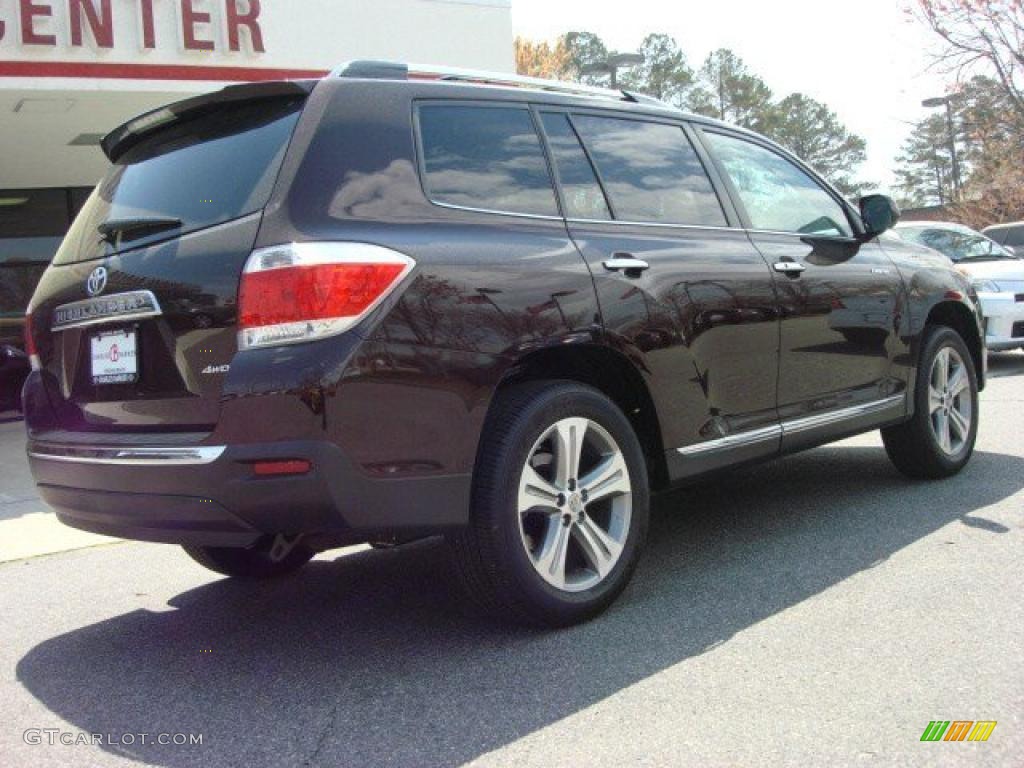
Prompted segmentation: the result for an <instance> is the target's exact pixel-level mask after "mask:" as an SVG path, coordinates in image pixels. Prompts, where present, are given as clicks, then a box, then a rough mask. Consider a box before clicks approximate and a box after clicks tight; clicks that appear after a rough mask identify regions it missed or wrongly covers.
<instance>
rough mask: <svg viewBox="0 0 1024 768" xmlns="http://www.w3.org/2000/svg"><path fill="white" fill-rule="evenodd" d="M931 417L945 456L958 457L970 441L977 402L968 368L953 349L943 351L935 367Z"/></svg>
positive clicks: (930, 387)
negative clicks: (975, 401) (974, 399)
mask: <svg viewBox="0 0 1024 768" xmlns="http://www.w3.org/2000/svg"><path fill="white" fill-rule="evenodd" d="M928 413H929V415H930V417H931V418H930V421H931V427H932V434H934V435H935V439H936V441H937V442H938V444H939V447H940V448H941V449H942V451H943V453H945V454H946V455H948V456H956V455H958V454H959V453H960V452H961V451H962V450H963V449H964V446H966V445H967V441H968V440H969V439H970V435H971V421H972V420H973V418H974V402H973V393H972V391H971V378H970V375H969V374H968V372H967V366H966V365H965V364H964V360H963V358H962V357H961V356H960V353H959V352H957V351H956V350H955V349H953V348H952V347H943V348H942V349H941V350H939V353H938V354H937V355H936V356H935V361H934V362H933V363H932V370H931V375H930V378H929V381H928Z"/></svg>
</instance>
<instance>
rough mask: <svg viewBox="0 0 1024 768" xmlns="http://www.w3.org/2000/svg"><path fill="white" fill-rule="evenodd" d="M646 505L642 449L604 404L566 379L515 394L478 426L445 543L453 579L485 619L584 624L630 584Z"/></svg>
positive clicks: (502, 398)
mask: <svg viewBox="0 0 1024 768" xmlns="http://www.w3.org/2000/svg"><path fill="white" fill-rule="evenodd" d="M580 435H582V440H579V439H577V438H575V437H574V436H580ZM574 440H575V442H576V443H577V444H579V445H581V446H582V447H581V449H580V450H579V452H578V453H576V454H575V455H576V456H578V460H574V459H573V458H572V457H573V454H574V452H573V450H572V449H571V446H572V444H573V441H574ZM560 446H561V447H560ZM574 464H575V465H576V468H577V471H575V472H574V471H570V469H569V468H570V467H571V466H572V465H574ZM577 473H578V474H581V475H582V476H583V477H581V478H574V477H571V475H573V474H577ZM588 477H589V482H587V478H588ZM577 479H579V480H581V482H579V483H576V482H575V480H577ZM528 480H529V482H528ZM598 481H600V482H598ZM556 492H557V493H558V494H559V495H558V496H557V497H555V496H554V494H555V493H556ZM649 499H650V491H649V487H648V476H647V465H646V461H645V460H644V455H643V451H642V450H641V447H640V442H639V441H638V440H637V437H636V434H635V433H634V431H633V428H632V426H631V425H630V423H629V421H628V419H626V417H625V416H624V415H623V414H622V412H621V411H620V410H619V409H618V408H617V407H616V406H615V404H614V403H612V402H611V401H610V400H609V399H608V398H607V397H605V396H604V395H603V394H601V393H600V392H598V391H597V390H595V389H592V388H590V387H587V386H583V385H581V384H577V383H574V382H562V381H548V382H530V383H526V384H521V385H514V386H512V387H509V388H508V389H505V390H503V391H502V392H500V393H499V395H498V397H497V399H496V400H495V403H494V404H493V406H492V409H491V412H490V414H489V415H488V418H487V420H486V423H485V425H484V432H483V437H482V439H481V444H480V450H479V453H478V456H477V462H476V468H475V472H474V476H473V495H472V510H471V515H470V524H469V526H468V527H467V528H466V529H464V530H462V531H460V532H458V533H456V534H455V535H453V536H451V537H449V541H450V543H451V544H452V548H453V550H454V560H455V564H456V570H457V571H458V574H459V576H460V577H461V580H462V582H463V585H464V586H465V588H466V591H467V593H468V594H469V596H470V597H471V599H473V601H474V602H476V603H477V604H478V605H480V606H481V607H482V608H484V609H485V610H486V611H488V612H489V613H493V614H498V615H500V616H502V617H504V618H509V619H512V620H514V621H516V622H517V623H522V624H529V625H534V626H544V627H561V626H568V625H571V624H576V623H578V622H582V621H586V620H588V619H590V618H593V617H594V616H596V615H597V614H599V613H601V612H602V611H604V610H605V609H606V608H607V607H608V606H609V605H611V603H612V602H613V601H614V600H615V599H616V598H617V597H618V595H619V594H620V593H621V592H622V590H623V589H624V588H625V587H626V584H627V583H628V582H629V579H630V577H631V576H632V574H633V571H634V570H635V568H636V564H637V562H638V560H639V558H640V553H641V551H642V549H643V544H644V539H645V538H646V536H647V523H648V515H649V503H650V502H649ZM525 510H529V511H525ZM558 555H561V557H559V556H558Z"/></svg>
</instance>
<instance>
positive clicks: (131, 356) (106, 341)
mask: <svg viewBox="0 0 1024 768" xmlns="http://www.w3.org/2000/svg"><path fill="white" fill-rule="evenodd" d="M89 375H90V378H91V380H92V384H93V386H95V387H101V386H111V385H118V384H120V385H122V386H123V385H125V384H136V383H137V382H138V381H139V333H138V329H137V328H119V329H117V330H109V331H102V332H100V333H95V334H92V335H91V336H90V337H89Z"/></svg>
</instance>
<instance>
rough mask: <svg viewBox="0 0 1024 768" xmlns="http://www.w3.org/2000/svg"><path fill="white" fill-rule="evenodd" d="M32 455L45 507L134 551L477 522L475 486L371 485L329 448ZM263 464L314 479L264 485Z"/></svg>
mask: <svg viewBox="0 0 1024 768" xmlns="http://www.w3.org/2000/svg"><path fill="white" fill-rule="evenodd" d="M77 437H78V436H76V438H77ZM28 451H29V465H30V467H31V470H32V474H33V476H34V477H35V480H36V483H37V484H38V486H39V491H40V495H41V496H42V497H43V499H44V500H45V501H46V502H47V503H48V504H50V505H51V506H52V507H53V508H54V509H55V510H56V511H57V515H58V517H59V518H60V520H61V521H62V522H64V523H66V524H68V525H71V526H73V527H76V528H81V529H84V530H88V531H92V532H94V533H101V534H105V535H109V536H117V537H120V538H127V539H138V540H142V541H156V542H163V543H173V544H200V545H206V546H248V545H250V544H252V543H253V542H255V541H256V540H257V539H259V538H261V537H262V536H265V535H273V534H277V533H285V534H290V535H294V534H307V535H320V534H323V535H325V536H326V537H328V538H336V539H338V540H344V541H345V542H353V543H354V542H357V541H371V540H374V539H377V538H389V537H391V536H397V537H402V536H406V535H411V534H421V533H432V532H439V531H443V530H446V529H450V528H454V527H459V526H461V525H465V523H466V521H467V519H468V513H469V488H470V478H469V476H468V475H444V476H420V477H412V478H410V477H404V478H401V479H388V478H374V477H369V476H367V475H366V474H364V473H363V472H361V471H359V470H358V469H357V468H356V467H355V466H353V464H352V463H351V462H349V461H348V460H347V459H346V457H345V456H344V455H343V453H342V452H341V450H340V449H339V448H338V447H337V446H335V445H333V444H332V443H329V442H326V441H297V442H273V443H258V444H246V445H236V446H207V445H197V446H182V445H174V446H170V445H167V446H153V445H144V446H140V445H127V444H120V445H112V444H110V443H109V442H107V441H104V444H102V445H90V444H88V443H79V442H78V441H77V439H76V441H74V442H72V441H68V440H63V441H61V442H56V441H49V440H47V439H46V438H45V435H44V436H40V437H37V438H34V439H31V440H30V441H29V445H28ZM264 460H305V461H308V462H309V463H310V465H311V467H312V469H311V470H310V472H309V473H307V474H303V475H289V476H281V477H258V476H256V474H255V472H254V470H253V464H254V462H257V461H264Z"/></svg>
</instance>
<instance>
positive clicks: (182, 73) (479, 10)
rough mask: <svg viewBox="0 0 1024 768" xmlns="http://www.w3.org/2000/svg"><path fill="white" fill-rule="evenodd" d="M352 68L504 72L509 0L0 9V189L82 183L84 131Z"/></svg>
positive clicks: (121, 0)
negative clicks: (232, 91) (195, 98)
mask: <svg viewBox="0 0 1024 768" xmlns="http://www.w3.org/2000/svg"><path fill="white" fill-rule="evenodd" d="M107 6H109V15H106V14H104V8H105V7H107ZM75 7H84V8H87V9H92V10H94V12H95V14H94V15H95V21H94V22H92V23H90V18H89V14H87V13H79V14H78V18H77V21H76V16H75V14H74V13H73V8H75ZM149 9H151V10H152V14H151V19H152V22H151V23H147V18H148V17H149V16H150V14H149V13H148V11H149ZM229 9H233V10H234V15H235V16H236V17H238V18H240V19H241V20H240V21H238V22H237V23H235V24H231V15H232V14H231V13H229ZM249 18H251V19H252V21H250V22H246V21H245V19H249ZM232 28H234V29H235V30H236V34H235V38H236V41H237V44H236V46H235V47H237V50H233V49H232V47H233V46H232V45H231V38H232V34H231V33H232ZM254 31H255V32H256V33H257V34H254ZM260 42H262V45H260ZM210 48H212V50H207V49H210ZM200 49H203V50H200ZM351 59H390V60H398V61H412V62H417V63H422V64H441V65H448V66H457V67H467V68H475V69H489V70H495V71H504V72H511V71H513V69H514V57H513V50H512V20H511V0H0V189H5V188H6V189H11V188H18V187H29V188H32V187H47V186H78V185H91V184H93V183H95V181H96V180H97V179H98V177H99V176H100V175H101V174H102V173H103V170H104V167H105V162H104V160H103V158H102V155H101V153H100V151H99V149H98V147H96V146H71V145H69V142H71V141H72V140H73V139H75V138H76V137H80V136H81V135H82V134H87V133H105V132H106V131H108V130H110V129H111V128H113V127H116V126H117V125H118V124H120V123H121V122H123V121H124V120H126V119H128V118H129V117H131V116H133V115H135V114H137V113H139V112H142V111H145V110H147V109H152V108H154V107H156V106H159V105H160V104H162V103H166V102H167V101H170V100H174V99H177V98H182V97H185V96H187V95H190V94H195V93H201V92H204V91H209V90H213V89H216V88H219V87H222V86H223V85H224V84H226V83H229V82H238V81H242V80H260V79H278V78H301V77H311V76H318V75H320V74H321V73H323V72H324V71H326V70H330V69H331V68H333V67H334V66H336V65H337V64H339V63H340V62H343V61H347V60H351Z"/></svg>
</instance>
